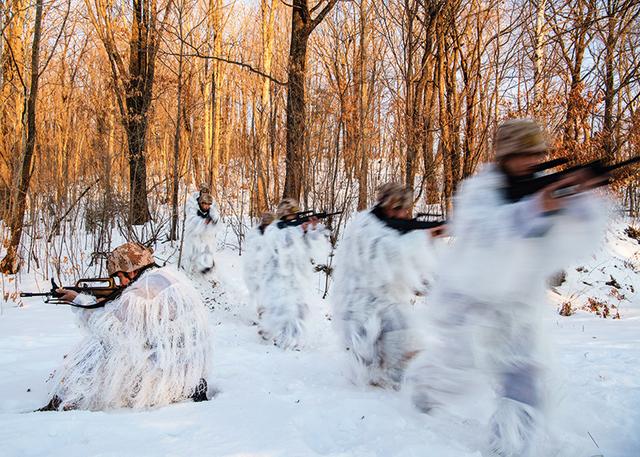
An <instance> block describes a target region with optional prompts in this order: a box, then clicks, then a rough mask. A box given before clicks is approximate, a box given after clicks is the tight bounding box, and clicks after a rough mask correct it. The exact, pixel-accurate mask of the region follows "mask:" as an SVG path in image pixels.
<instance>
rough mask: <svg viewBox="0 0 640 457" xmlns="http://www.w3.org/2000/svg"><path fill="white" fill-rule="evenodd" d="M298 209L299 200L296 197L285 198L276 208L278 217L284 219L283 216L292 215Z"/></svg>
mask: <svg viewBox="0 0 640 457" xmlns="http://www.w3.org/2000/svg"><path fill="white" fill-rule="evenodd" d="M298 211H300V205H299V204H298V200H296V199H295V198H283V199H282V201H281V202H280V203H279V204H278V208H277V209H276V217H277V218H278V219H282V218H283V217H286V216H291V215H292V214H295V213H297V212H298Z"/></svg>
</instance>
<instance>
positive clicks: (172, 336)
mask: <svg viewBox="0 0 640 457" xmlns="http://www.w3.org/2000/svg"><path fill="white" fill-rule="evenodd" d="M92 302H95V299H94V298H93V297H90V296H87V295H79V296H78V298H76V303H78V304H83V305H86V304H89V303H92ZM74 309H76V310H77V311H76V312H77V315H78V318H79V321H80V323H81V325H82V326H83V327H84V329H85V330H86V331H87V332H88V334H87V335H86V336H85V337H84V339H83V340H82V341H81V342H80V343H79V344H78V345H77V346H76V347H75V349H73V350H72V351H71V352H70V353H69V354H68V355H67V356H66V357H65V360H64V365H63V367H62V369H60V370H58V371H57V373H56V376H55V378H54V379H55V386H54V388H53V391H52V395H55V396H57V397H59V398H60V400H61V401H62V403H61V405H60V407H59V408H60V409H65V408H74V409H88V410H104V409H113V408H145V407H153V406H163V405H167V404H169V403H173V402H176V401H180V400H183V399H186V398H189V397H190V396H191V395H192V394H193V393H194V388H195V387H196V386H197V385H198V383H199V381H200V379H201V378H204V379H206V378H207V371H208V370H207V367H208V363H209V361H210V357H211V347H210V339H209V327H208V321H207V319H208V314H207V311H206V310H205V307H204V305H203V304H202V301H201V299H200V297H199V295H198V294H197V293H196V292H195V291H194V289H193V287H192V286H191V284H190V281H189V279H188V278H187V277H186V276H185V275H184V274H183V273H181V272H179V271H178V270H176V269H174V268H173V267H163V268H157V269H151V270H147V271H145V272H143V273H142V275H141V276H140V278H138V279H137V280H135V281H134V282H133V283H132V284H131V285H130V286H128V287H127V288H126V289H125V290H124V291H123V292H122V294H121V295H120V296H119V297H118V298H116V299H115V300H113V301H112V302H109V303H108V304H107V305H106V306H105V307H104V308H99V309H96V310H83V309H81V308H74Z"/></svg>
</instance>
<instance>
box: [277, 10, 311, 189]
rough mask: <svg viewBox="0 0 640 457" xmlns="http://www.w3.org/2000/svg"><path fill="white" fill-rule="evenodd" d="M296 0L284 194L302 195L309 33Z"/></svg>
mask: <svg viewBox="0 0 640 457" xmlns="http://www.w3.org/2000/svg"><path fill="white" fill-rule="evenodd" d="M297 3H302V1H301V0H297V1H294V7H293V12H292V18H291V46H290V49H289V79H288V83H289V88H288V91H287V150H286V175H285V180H284V193H283V197H291V198H295V199H299V198H300V192H301V190H302V157H303V155H304V149H303V148H304V136H305V133H306V113H305V110H306V103H305V79H306V71H307V70H306V65H307V42H308V40H309V32H308V30H307V27H306V25H305V23H304V21H303V17H302V14H301V10H300V8H299V7H296V4H297Z"/></svg>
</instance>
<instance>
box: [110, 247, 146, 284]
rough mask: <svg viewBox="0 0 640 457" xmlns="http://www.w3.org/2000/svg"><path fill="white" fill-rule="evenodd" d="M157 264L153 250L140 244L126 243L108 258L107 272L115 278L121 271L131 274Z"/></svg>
mask: <svg viewBox="0 0 640 457" xmlns="http://www.w3.org/2000/svg"><path fill="white" fill-rule="evenodd" d="M153 263H155V260H154V259H153V252H152V251H151V249H149V248H146V247H144V246H143V245H141V244H139V243H132V242H129V243H125V244H123V245H121V246H118V247H117V248H115V249H114V250H113V251H111V252H110V253H109V255H108V256H107V272H108V273H109V276H114V275H115V274H116V273H118V272H119V271H122V272H123V273H130V272H132V271H135V270H139V269H140V268H143V267H146V266H147V265H151V264H153Z"/></svg>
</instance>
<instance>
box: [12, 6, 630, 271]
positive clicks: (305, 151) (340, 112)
mask: <svg viewBox="0 0 640 457" xmlns="http://www.w3.org/2000/svg"><path fill="white" fill-rule="evenodd" d="M0 27H1V31H2V33H1V36H0V56H1V62H0V63H1V74H0V78H1V79H0V218H1V219H2V225H1V229H2V236H3V248H4V249H3V250H2V251H3V254H4V257H3V259H2V262H1V264H0V269H1V270H2V272H3V273H15V272H17V271H18V270H19V269H20V268H21V267H24V266H25V265H26V266H27V267H29V268H30V267H31V266H32V264H33V266H34V267H36V268H37V267H39V264H40V263H41V262H43V261H45V262H49V261H50V259H54V260H55V259H57V264H56V269H58V270H59V269H60V268H61V259H62V258H63V257H64V258H67V260H68V257H69V256H73V255H78V254H77V253H76V254H74V252H76V251H75V250H74V249H72V247H69V246H65V245H64V244H59V245H55V243H47V244H46V245H45V246H44V247H43V243H38V242H36V240H42V239H45V240H47V241H52V240H54V239H61V238H64V236H65V235H66V231H68V230H73V229H76V228H78V227H83V228H84V230H85V231H86V233H89V234H91V237H90V239H89V238H87V239H85V243H89V244H91V246H89V248H90V249H89V251H91V252H93V253H94V254H93V255H94V257H95V258H96V259H97V258H99V257H101V255H102V254H104V252H107V251H108V250H110V249H111V236H112V233H113V230H114V228H118V229H119V230H120V231H121V232H122V233H123V234H126V238H129V239H131V238H134V239H138V240H139V241H141V242H144V243H147V244H153V243H155V242H158V241H171V240H177V239H178V238H180V226H181V224H180V218H181V214H182V208H183V205H184V201H185V198H186V196H187V195H188V193H189V192H191V191H193V190H194V188H196V187H197V186H198V185H200V184H201V183H207V184H209V185H211V187H212V190H213V192H214V194H215V197H216V200H217V202H218V203H219V205H220V206H221V210H222V213H223V216H224V217H225V221H226V222H227V224H228V226H230V227H231V228H232V229H233V231H234V232H235V233H236V235H237V240H238V245H237V247H239V248H241V247H242V238H243V233H244V231H245V230H246V226H247V221H250V219H249V217H250V216H256V215H259V214H260V213H261V212H263V211H265V210H267V209H273V207H274V206H275V205H277V203H278V201H279V200H280V198H281V197H283V196H289V197H295V198H299V199H300V200H301V202H302V206H303V207H305V208H316V209H331V210H343V211H344V213H343V215H341V216H340V219H338V220H335V221H333V225H334V228H336V229H337V230H338V231H339V228H340V227H341V226H342V224H343V223H344V221H345V220H346V218H347V217H348V215H349V214H350V213H351V212H353V211H355V210H357V209H363V208H365V207H367V206H368V205H370V204H371V203H372V201H373V199H374V197H375V188H376V187H377V186H378V185H379V184H381V183H383V182H386V181H389V180H397V181H401V182H404V183H405V184H406V185H408V186H409V187H411V188H413V189H414V190H415V199H416V204H417V207H419V208H424V207H427V205H428V206H429V207H430V208H434V207H437V208H440V211H441V212H442V213H443V214H445V215H446V213H447V212H448V211H449V210H450V207H449V205H450V201H451V200H450V197H451V196H452V194H453V193H454V191H455V188H456V185H457V184H458V182H459V181H460V180H462V179H464V178H465V177H467V176H469V175H471V174H473V173H474V171H475V170H476V169H477V167H478V165H479V164H481V163H482V162H485V161H488V160H490V159H491V157H492V135H493V132H494V130H495V127H496V125H497V124H498V123H499V122H500V121H501V120H503V119H505V118H509V117H524V116H526V117H532V118H535V119H537V120H538V121H540V122H541V123H542V124H543V125H544V126H545V129H546V130H547V131H548V133H549V136H550V141H551V144H552V145H553V149H552V152H551V155H552V157H568V158H569V159H570V160H571V161H572V163H575V162H582V161H586V160H593V159H600V158H602V159H605V160H610V161H611V160H622V159H625V158H629V157H633V156H636V155H638V154H640V112H639V111H638V108H639V107H640V2H637V1H635V0H502V1H497V0H484V1H481V0H448V1H446V0H353V1H347V0H321V1H308V0H253V1H251V0H244V1H241V0H224V1H223V0H130V1H122V0H84V1H82V0H55V1H44V0H32V1H31V2H28V1H26V0H0ZM614 192H616V194H617V196H618V198H619V200H620V203H621V205H622V207H623V208H624V209H625V210H626V211H628V212H629V214H630V215H631V216H635V215H637V212H638V197H639V194H638V179H637V177H636V175H634V174H630V175H629V176H628V177H627V178H626V179H624V180H622V181H620V182H618V183H617V184H616V186H615V187H614ZM140 226H142V227H144V229H143V230H139V229H136V227H140ZM70 227H71V228H70ZM58 235H61V236H58ZM160 237H165V238H166V240H165V239H163V240H160V239H159V238H160ZM85 247H86V246H85ZM43 250H44V252H42V251H43ZM50 250H51V252H50ZM65 251H66V254H65ZM52 254H55V255H52ZM45 259H46V260H45ZM72 260H73V259H72ZM93 260H95V259H93ZM69 263H70V264H73V262H69Z"/></svg>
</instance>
